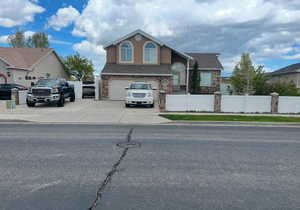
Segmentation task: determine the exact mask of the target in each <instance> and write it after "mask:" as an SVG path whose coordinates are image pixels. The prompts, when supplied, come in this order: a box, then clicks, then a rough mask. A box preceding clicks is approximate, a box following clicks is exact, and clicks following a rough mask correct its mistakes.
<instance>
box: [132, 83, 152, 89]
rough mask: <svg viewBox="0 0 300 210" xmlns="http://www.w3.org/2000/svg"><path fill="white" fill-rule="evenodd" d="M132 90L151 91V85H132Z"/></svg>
mask: <svg viewBox="0 0 300 210" xmlns="http://www.w3.org/2000/svg"><path fill="white" fill-rule="evenodd" d="M130 89H142V90H151V89H152V88H151V85H150V84H137V83H136V84H131V85H130Z"/></svg>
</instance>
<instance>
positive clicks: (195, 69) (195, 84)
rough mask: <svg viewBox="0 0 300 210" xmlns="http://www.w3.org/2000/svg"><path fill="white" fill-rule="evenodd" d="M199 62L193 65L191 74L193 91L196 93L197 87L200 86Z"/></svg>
mask: <svg viewBox="0 0 300 210" xmlns="http://www.w3.org/2000/svg"><path fill="white" fill-rule="evenodd" d="M198 66H199V65H198V62H197V61H196V62H195V64H194V66H193V71H192V74H191V86H190V87H191V93H192V94H196V93H197V87H198V86H199V80H200V79H199V72H198Z"/></svg>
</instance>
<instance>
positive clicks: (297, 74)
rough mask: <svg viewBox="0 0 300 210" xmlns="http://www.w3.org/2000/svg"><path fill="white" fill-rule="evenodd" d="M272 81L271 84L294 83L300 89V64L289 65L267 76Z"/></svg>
mask: <svg viewBox="0 0 300 210" xmlns="http://www.w3.org/2000/svg"><path fill="white" fill-rule="evenodd" d="M267 75H268V76H269V77H270V79H269V82H271V83H275V82H285V83H288V82H291V81H292V82H294V83H295V85H296V86H297V88H300V63H296V64H293V65H289V66H287V67H284V68H281V69H279V70H277V71H273V72H271V73H268V74H267Z"/></svg>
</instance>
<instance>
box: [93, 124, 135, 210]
mask: <svg viewBox="0 0 300 210" xmlns="http://www.w3.org/2000/svg"><path fill="white" fill-rule="evenodd" d="M132 132H133V128H131V129H130V130H129V132H128V134H127V138H126V139H127V140H126V142H127V143H130V141H131V139H132ZM130 148H131V147H130V146H129V147H125V148H124V149H123V152H122V155H121V156H120V158H119V159H118V160H117V162H115V163H114V164H113V166H112V169H111V170H110V171H109V172H108V173H107V175H106V177H105V179H104V181H103V182H102V183H101V184H100V186H99V188H98V190H97V193H96V199H95V200H94V202H93V204H92V205H91V207H89V208H88V210H94V209H96V207H97V206H98V204H99V201H100V200H101V199H102V196H103V192H104V190H105V188H106V186H107V185H108V184H109V183H110V182H111V181H112V178H113V176H114V174H115V173H116V172H117V171H118V167H119V166H120V164H121V163H122V161H123V160H124V158H125V156H126V155H127V152H128V150H129V149H130Z"/></svg>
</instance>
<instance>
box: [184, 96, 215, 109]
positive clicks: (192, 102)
mask: <svg viewBox="0 0 300 210" xmlns="http://www.w3.org/2000/svg"><path fill="white" fill-rule="evenodd" d="M187 111H193V112H213V111H214V95H187Z"/></svg>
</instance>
